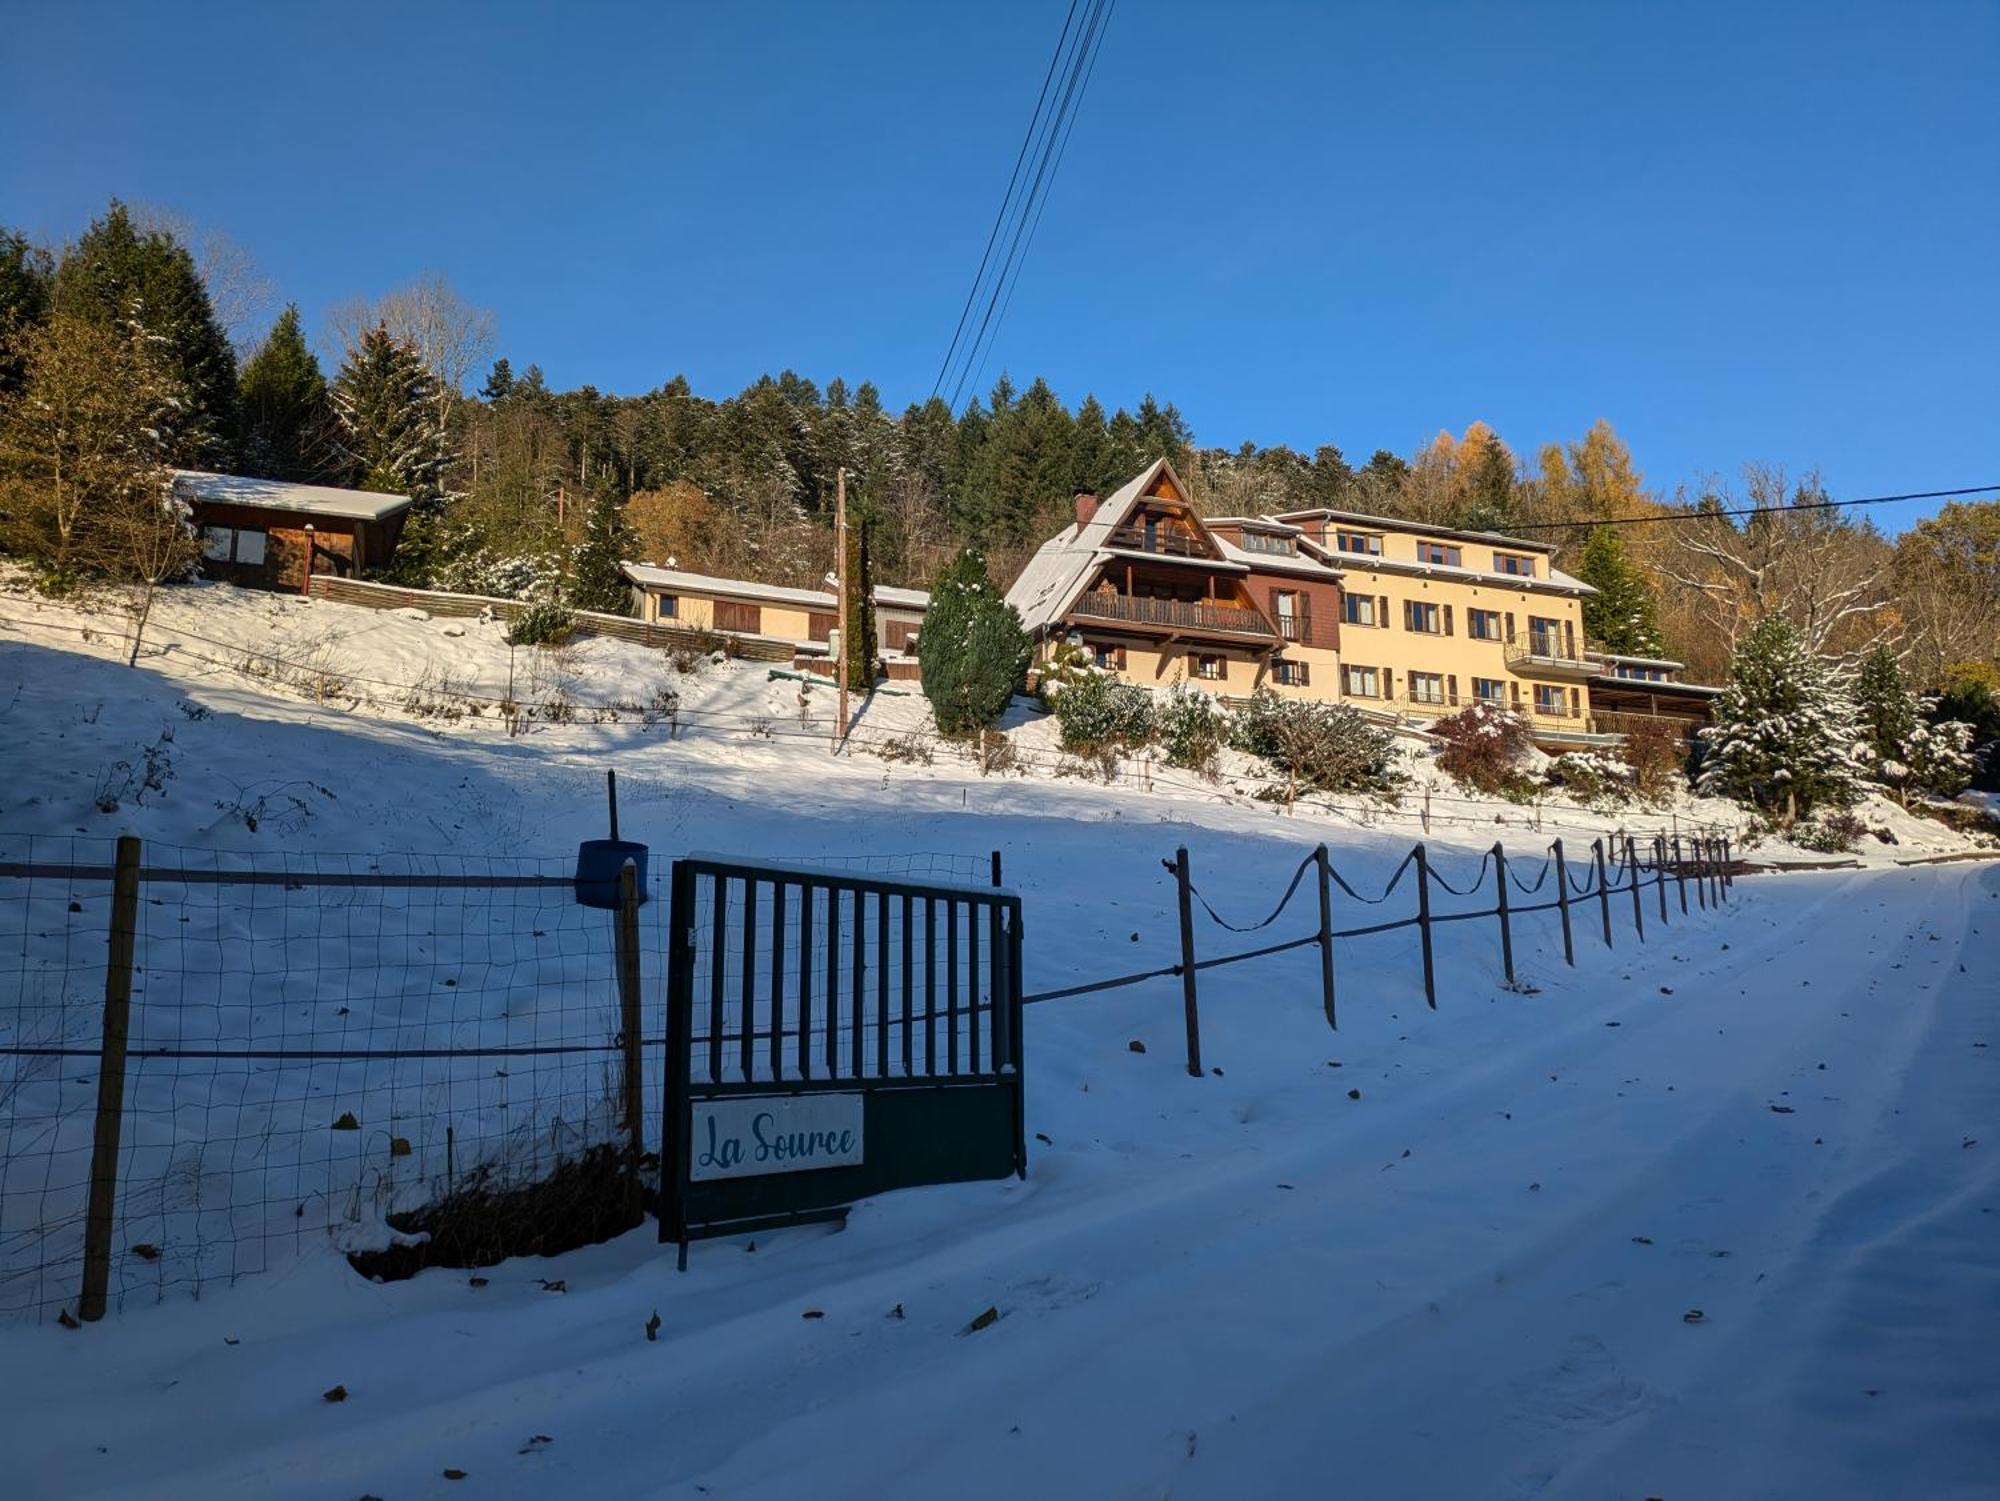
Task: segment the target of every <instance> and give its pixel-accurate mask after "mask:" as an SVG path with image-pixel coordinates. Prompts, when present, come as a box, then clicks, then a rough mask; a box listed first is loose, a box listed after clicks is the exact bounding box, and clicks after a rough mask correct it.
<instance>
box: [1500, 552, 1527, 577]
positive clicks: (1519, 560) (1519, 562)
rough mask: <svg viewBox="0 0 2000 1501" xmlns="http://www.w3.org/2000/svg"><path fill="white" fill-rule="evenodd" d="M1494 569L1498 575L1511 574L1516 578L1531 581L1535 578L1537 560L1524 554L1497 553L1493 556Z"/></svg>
mask: <svg viewBox="0 0 2000 1501" xmlns="http://www.w3.org/2000/svg"><path fill="white" fill-rule="evenodd" d="M1493 569H1494V572H1496V573H1511V574H1512V575H1513V576H1514V577H1515V578H1523V579H1531V578H1533V577H1534V576H1535V560H1534V559H1533V558H1532V557H1529V556H1527V555H1525V554H1522V553H1517V552H1496V553H1495V554H1493Z"/></svg>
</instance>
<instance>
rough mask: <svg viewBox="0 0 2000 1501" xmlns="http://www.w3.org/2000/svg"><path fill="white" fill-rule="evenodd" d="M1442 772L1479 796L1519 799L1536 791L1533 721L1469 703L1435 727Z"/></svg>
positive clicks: (1510, 712) (1498, 708) (1501, 709)
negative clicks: (1530, 725)
mask: <svg viewBox="0 0 2000 1501" xmlns="http://www.w3.org/2000/svg"><path fill="white" fill-rule="evenodd" d="M1430 733H1431V735H1432V736H1433V737H1434V738H1435V739H1436V740H1437V744H1438V750H1437V764H1438V769H1439V770H1440V771H1442V772H1444V773H1445V775H1447V776H1449V777H1451V778H1452V779H1453V780H1455V781H1457V782H1460V783H1462V784H1464V785H1465V786H1467V787H1470V788H1471V789H1472V790H1473V791H1475V792H1484V793H1487V794H1489V795H1494V796H1500V797H1511V798H1516V799H1519V798H1521V797H1524V796H1530V795H1532V794H1533V792H1534V787H1535V783H1534V778H1533V777H1532V776H1531V775H1530V774H1529V772H1528V770H1527V761H1528V753H1529V752H1530V751H1531V750H1533V749H1534V737H1533V735H1532V734H1530V733H1529V730H1528V721H1527V720H1525V719H1523V718H1522V717H1521V716H1520V715H1519V714H1516V713H1515V712H1514V711H1513V710H1512V709H1503V708H1501V707H1500V706H1499V705H1497V704H1485V703H1478V704H1469V705H1467V706H1466V707H1465V708H1463V709H1460V710H1459V711H1458V712H1457V713H1456V714H1450V715H1447V716H1445V717H1444V718H1443V719H1440V720H1438V721H1437V722H1436V723H1435V724H1433V725H1432V726H1431V728H1430Z"/></svg>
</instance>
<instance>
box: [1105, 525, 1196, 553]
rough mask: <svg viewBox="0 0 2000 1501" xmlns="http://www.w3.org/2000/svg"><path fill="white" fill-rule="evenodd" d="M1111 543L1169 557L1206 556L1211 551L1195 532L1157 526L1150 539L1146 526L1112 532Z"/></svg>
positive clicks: (1131, 549) (1131, 550) (1114, 545)
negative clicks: (1197, 538) (1200, 541)
mask: <svg viewBox="0 0 2000 1501" xmlns="http://www.w3.org/2000/svg"><path fill="white" fill-rule="evenodd" d="M1111 545H1112V546H1113V547H1116V548H1121V549H1123V550H1124V551H1126V552H1150V553H1159V554H1161V555H1163V556H1165V557H1169V558H1206V557H1209V556H1210V553H1209V552H1208V550H1207V549H1206V548H1204V547H1203V546H1202V545H1201V544H1200V543H1199V542H1197V541H1196V540H1195V536H1194V533H1192V532H1182V531H1169V530H1168V529H1167V528H1165V527H1159V528H1157V529H1156V530H1155V531H1154V533H1153V535H1152V537H1151V538H1150V539H1148V538H1147V536H1146V533H1145V530H1144V528H1142V527H1136V526H1128V527H1125V528H1123V529H1122V530H1120V531H1115V532H1113V533H1112V534H1111Z"/></svg>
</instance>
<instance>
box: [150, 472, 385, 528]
mask: <svg viewBox="0 0 2000 1501" xmlns="http://www.w3.org/2000/svg"><path fill="white" fill-rule="evenodd" d="M174 494H176V495H178V496H179V497H180V498H181V499H182V500H188V501H207V502H208V503H209V504H211V505H230V506H256V507H258V508H259V509H261V510H266V511H291V512H295V513H299V514H304V515H312V516H338V517H341V518H342V519H343V520H347V521H384V520H387V519H388V518H389V517H391V516H393V515H395V514H396V513H397V512H398V511H402V510H405V509H407V508H408V507H409V506H410V504H411V500H410V497H409V496H407V495H391V494H389V493H388V492H387V491H386V490H343V489H341V488H339V487H338V486H335V485H297V484H293V483H291V482H290V481H289V480H277V479H252V478H251V477H250V476H249V475H247V474H211V473H210V472H208V471H207V470H205V469H176V470H175V471H174Z"/></svg>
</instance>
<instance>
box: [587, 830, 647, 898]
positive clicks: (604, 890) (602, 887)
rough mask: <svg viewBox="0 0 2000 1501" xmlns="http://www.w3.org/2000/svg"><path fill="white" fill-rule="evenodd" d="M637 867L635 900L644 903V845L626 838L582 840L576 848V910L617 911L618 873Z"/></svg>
mask: <svg viewBox="0 0 2000 1501" xmlns="http://www.w3.org/2000/svg"><path fill="white" fill-rule="evenodd" d="M627 860H630V861H631V862H632V864H633V865H634V866H636V867H637V869H636V871H635V872H634V874H636V875H637V877H638V879H639V900H640V901H641V902H642V903H643V902H644V901H645V900H646V846H645V845H643V844H637V843H634V842H633V841H632V840H630V839H586V840H584V841H583V843H582V844H579V845H578V846H577V847H576V901H577V905H578V906H580V907H601V908H603V909H604V910H605V911H607V912H616V911H617V910H618V873H619V872H620V871H622V870H623V869H624V868H625V862H626V861H627Z"/></svg>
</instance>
